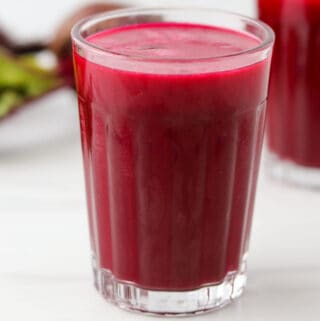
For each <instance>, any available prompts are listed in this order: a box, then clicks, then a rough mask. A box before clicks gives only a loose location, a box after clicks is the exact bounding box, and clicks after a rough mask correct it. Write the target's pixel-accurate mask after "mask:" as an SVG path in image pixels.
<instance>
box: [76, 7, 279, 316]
mask: <svg viewBox="0 0 320 321" xmlns="http://www.w3.org/2000/svg"><path fill="white" fill-rule="evenodd" d="M72 36H73V44H74V61H75V75H76V81H77V90H78V97H79V111H80V124H81V135H82V146H83V158H84V168H85V178H86V188H87V200H88V212H89V223H90V233H91V247H92V253H93V268H94V275H95V284H96V287H97V288H98V290H99V291H100V292H101V293H102V295H103V296H104V297H105V298H106V299H107V300H108V301H110V302H112V303H114V304H116V305H118V306H120V307H122V308H125V309H129V310H135V311H141V312H148V313H155V314H160V315H176V314H194V313H200V312H204V311H208V310H212V309H217V308H219V307H222V306H224V305H226V304H227V303H229V302H230V301H232V300H233V299H234V298H236V297H238V296H239V295H240V294H241V293H242V291H243V288H244V286H245V281H246V257H247V252H248V241H249V234H250V227H251V222H252V213H253V206H254V198H255V190H256V182H257V175H258V169H259V162H260V153H261V144H262V138H263V131H264V123H265V111H266V97H267V88H268V77H269V66H270V56H271V51H272V45H273V33H272V31H271V29H270V28H269V27H267V26H266V25H264V24H263V23H260V22H257V21H255V20H252V19H249V18H245V17H241V16H237V15H234V14H228V13H223V12H216V11H213V10H201V9H196V10H195V9H181V8H179V9H159V10H156V9H131V10H122V11H116V12H110V13H106V14H103V15H100V16H96V17H93V18H89V19H87V20H85V21H83V22H81V23H79V24H78V25H77V26H75V28H74V29H73V32H72Z"/></svg>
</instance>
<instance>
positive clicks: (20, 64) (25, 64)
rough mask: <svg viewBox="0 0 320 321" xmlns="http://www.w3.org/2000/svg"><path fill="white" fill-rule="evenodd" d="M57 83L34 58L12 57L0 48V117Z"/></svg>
mask: <svg viewBox="0 0 320 321" xmlns="http://www.w3.org/2000/svg"><path fill="white" fill-rule="evenodd" d="M58 85H59V80H58V79H57V78H56V77H55V76H54V75H53V74H51V73H48V72H47V71H44V70H41V69H40V68H39V67H38V66H37V65H36V62H35V60H32V59H31V58H30V57H28V59H27V60H26V59H21V58H20V59H19V58H14V57H12V56H10V55H8V54H7V53H5V52H4V51H1V50H0V118H2V117H4V116H5V115H6V114H8V113H9V112H10V111H12V110H13V109H15V108H18V107H19V106H21V105H23V104H24V103H25V102H28V101H29V100H31V99H35V98H37V97H40V96H42V95H43V94H45V93H46V92H48V91H50V90H52V89H54V88H55V87H57V86H58Z"/></svg>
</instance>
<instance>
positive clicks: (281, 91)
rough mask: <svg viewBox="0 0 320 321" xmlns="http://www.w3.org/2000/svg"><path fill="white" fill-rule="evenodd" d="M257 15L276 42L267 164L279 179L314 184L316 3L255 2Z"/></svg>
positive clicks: (319, 125) (318, 142) (318, 160)
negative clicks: (271, 162)
mask: <svg viewBox="0 0 320 321" xmlns="http://www.w3.org/2000/svg"><path fill="white" fill-rule="evenodd" d="M259 15H260V18H261V19H262V20H264V21H265V22H267V23H268V24H270V25H271V26H272V27H273V29H274V30H275V33H276V38H277V39H276V45H275V51H274V58H273V65H272V68H271V81H270V98H269V107H268V126H267V129H268V130H267V134H268V146H269V150H270V152H271V155H272V157H273V160H274V164H273V165H272V164H271V165H270V166H271V167H274V168H273V169H274V170H275V174H276V175H278V176H279V175H280V176H283V178H284V179H287V180H290V181H293V182H296V183H299V184H304V185H313V186H320V139H319V137H320V64H319V57H320V0H259ZM277 167H278V170H277ZM271 169H272V168H271Z"/></svg>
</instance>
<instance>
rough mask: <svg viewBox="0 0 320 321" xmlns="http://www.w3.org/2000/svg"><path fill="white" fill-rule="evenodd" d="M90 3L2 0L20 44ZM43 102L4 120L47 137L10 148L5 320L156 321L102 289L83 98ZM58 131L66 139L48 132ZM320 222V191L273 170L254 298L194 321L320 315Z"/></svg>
mask: <svg viewBox="0 0 320 321" xmlns="http://www.w3.org/2000/svg"><path fill="white" fill-rule="evenodd" d="M84 2H85V3H88V2H90V1H82V0H53V1H44V0H29V1H22V0H0V25H1V26H3V27H5V28H6V29H7V30H9V31H10V32H11V33H12V34H13V35H14V37H15V38H16V39H19V40H25V39H31V40H32V39H49V38H50V37H51V35H52V32H53V31H54V30H55V28H56V27H57V25H58V24H59V23H60V22H61V21H62V20H63V19H64V17H65V16H66V15H67V14H69V13H70V12H71V11H72V10H73V9H74V8H76V7H79V6H80V4H82V3H84ZM91 2H92V1H91ZM121 3H129V4H144V5H148V6H151V5H152V6H154V5H161V6H164V5H175V4H180V5H191V6H192V5H194V6H195V5H197V6H201V5H202V6H207V7H208V6H210V7H217V8H220V9H227V10H232V11H237V12H240V13H244V14H247V15H255V6H254V1H251V0H223V1H222V0H181V1H175V0H167V1H165V0H163V1H161V0H154V1H153V0H145V1H143V0H137V1H134V0H131V1H130V0H128V1H121ZM0 72H1V71H0ZM62 100H63V103H61V101H62ZM43 104H44V105H43V106H41V105H40V106H38V107H36V108H34V109H32V108H30V111H29V113H31V115H30V114H29V116H28V115H27V114H28V112H27V110H26V111H25V113H24V111H22V112H21V114H20V115H18V114H17V115H14V116H13V117H12V123H11V125H10V123H9V120H8V122H7V120H6V121H4V122H3V123H0V132H1V126H2V128H4V127H5V126H7V127H10V126H11V132H10V135H15V132H18V129H19V128H18V127H17V122H18V121H19V117H21V118H24V122H26V119H29V120H32V122H31V124H32V126H31V128H30V127H29V131H30V132H33V134H34V133H36V136H37V137H42V138H43V139H46V140H45V143H44V144H42V145H39V146H34V147H33V148H28V147H27V146H24V147H23V148H22V149H19V150H11V151H4V150H2V151H1V146H0V321H91V320H92V321H102V320H111V321H118V320H119V321H120V320H121V321H122V320H129V321H130V320H135V321H136V320H154V319H150V318H149V317H140V316H137V315H136V314H129V313H126V312H122V311H119V310H118V309H117V308H114V307H112V306H110V305H108V304H106V303H105V302H104V301H103V300H102V299H101V298H100V297H99V296H98V295H97V294H96V292H95V291H94V289H93V286H92V278H91V268H90V257H89V237H88V233H87V220H86V204H85V194H84V183H83V174H82V159H81V148H80V136H79V131H78V119H77V110H76V102H75V99H74V97H72V96H70V93H68V94H65V95H64V96H63V97H61V96H60V97H58V100H57V97H56V98H55V100H50V101H49V102H48V101H46V102H45V103H43ZM60 104H62V105H63V106H64V107H63V108H66V110H65V111H61V106H60ZM59 106H60V107H59ZM41 113H45V114H46V116H45V118H41V117H42V116H41V115H43V114H41ZM48 115H49V116H48ZM52 115H54V116H55V117H53V116H52ZM16 116H17V117H16ZM28 117H29V118H28ZM38 119H42V121H43V120H44V119H45V121H44V122H41V121H38ZM21 122H22V120H21ZM49 125H50V126H49ZM66 125H67V126H66ZM50 128H51V129H52V128H53V129H55V132H56V133H57V132H58V133H60V135H58V136H57V135H56V136H52V135H51V136H50V137H49V138H48V137H47V138H46V131H48V130H49V129H50ZM9 129H10V128H8V130H9ZM25 135H28V133H27V132H25V134H23V136H25ZM1 139H2V141H4V140H7V139H10V137H9V136H7V137H6V136H5V135H4V134H3V135H2V137H0V141H1ZM0 145H1V144H0ZM262 168H263V167H262ZM319 228H320V195H319V192H316V191H308V190H302V189H297V188H294V187H288V186H286V185H281V184H279V183H275V182H272V181H270V180H269V179H268V178H267V177H266V175H265V173H264V169H263V170H262V173H261V178H260V184H259V189H258V196H257V205H256V211H255V219H254V226H253V236H252V243H251V252H250V256H249V284H248V288H247V290H246V292H245V295H244V296H243V297H242V298H241V300H239V301H237V302H235V303H234V304H232V305H231V306H229V307H228V308H226V309H224V310H222V311H219V312H217V313H215V314H209V315H205V316H201V317H196V318H194V320H203V321H205V320H216V321H230V320H233V321H270V320H272V321H301V320H306V321H319V315H320V305H319V301H320V254H319V253H320V234H319ZM188 320H190V319H188Z"/></svg>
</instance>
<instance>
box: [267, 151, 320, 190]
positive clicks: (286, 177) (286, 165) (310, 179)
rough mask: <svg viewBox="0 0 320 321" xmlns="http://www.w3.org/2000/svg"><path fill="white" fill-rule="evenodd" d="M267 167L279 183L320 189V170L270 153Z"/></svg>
mask: <svg viewBox="0 0 320 321" xmlns="http://www.w3.org/2000/svg"><path fill="white" fill-rule="evenodd" d="M266 165H267V171H268V173H269V174H270V176H271V177H273V178H275V179H277V180H279V181H282V182H284V183H290V184H293V185H297V186H301V187H307V188H314V189H319V188H320V168H314V167H305V166H300V165H297V164H296V163H294V162H291V161H286V160H283V159H281V158H279V157H278V156H277V155H275V154H274V153H272V152H270V151H268V153H267V158H266Z"/></svg>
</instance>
